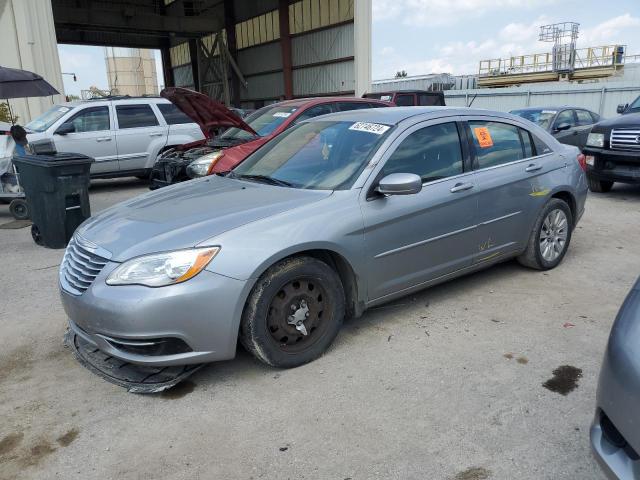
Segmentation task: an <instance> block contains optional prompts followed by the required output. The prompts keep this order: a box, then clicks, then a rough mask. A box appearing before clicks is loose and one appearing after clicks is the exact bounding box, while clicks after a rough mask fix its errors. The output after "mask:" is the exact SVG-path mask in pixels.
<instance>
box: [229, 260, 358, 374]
mask: <svg viewBox="0 0 640 480" xmlns="http://www.w3.org/2000/svg"><path fill="white" fill-rule="evenodd" d="M294 307H296V309H295V310H294ZM344 316H345V297H344V290H343V287H342V282H341V281H340V277H339V276H338V274H337V273H336V272H335V271H334V270H333V269H332V268H331V267H329V266H328V265H327V264H326V263H324V262H322V261H320V260H317V259H315V258H312V257H294V258H288V259H285V260H282V261H280V262H278V263H276V264H275V265H273V266H272V267H271V268H269V269H268V270H267V271H266V272H265V273H264V274H263V275H262V276H261V277H260V279H258V281H257V283H256V285H255V286H254V287H253V290H252V291H251V294H250V295H249V298H248V300H247V304H246V305H245V308H244V312H243V314H242V320H241V325H240V342H241V343H242V345H243V346H244V347H245V348H246V349H247V350H248V351H249V352H250V353H251V354H253V355H254V356H255V357H256V358H257V359H258V360H260V361H261V362H263V363H266V364H267V365H271V366H273V367H279V368H293V367H297V366H300V365H303V364H305V363H308V362H311V361H312V360H315V359H316V358H318V357H319V356H320V355H322V353H324V351H325V350H326V349H327V348H328V347H329V345H331V343H332V342H333V340H334V338H335V337H336V335H337V334H338V331H339V330H340V327H341V325H342V322H343V320H344ZM300 324H301V325H300Z"/></svg>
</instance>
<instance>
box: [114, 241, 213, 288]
mask: <svg viewBox="0 0 640 480" xmlns="http://www.w3.org/2000/svg"><path fill="white" fill-rule="evenodd" d="M219 251H220V247H205V248H190V249H187V250H176V251H175V252H166V253H156V254H153V255H145V256H143V257H138V258H132V259H131V260H128V261H126V262H124V263H123V264H122V265H120V266H119V267H118V268H116V269H115V270H114V271H113V272H111V274H110V275H109V277H108V278H107V284H108V285H145V286H147V287H164V286H165V285H173V284H175V283H181V282H185V281H187V280H189V279H190V278H193V277H195V276H196V275H197V274H198V273H200V272H201V271H202V270H203V269H204V267H206V266H207V265H208V264H209V262H210V261H211V260H212V259H213V257H215V256H216V255H217V254H218V252H219Z"/></svg>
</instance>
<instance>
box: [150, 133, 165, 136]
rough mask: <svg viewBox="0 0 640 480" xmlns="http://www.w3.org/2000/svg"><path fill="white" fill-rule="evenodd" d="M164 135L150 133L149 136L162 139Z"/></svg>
mask: <svg viewBox="0 0 640 480" xmlns="http://www.w3.org/2000/svg"><path fill="white" fill-rule="evenodd" d="M163 135H164V133H150V134H149V136H150V137H162V136H163Z"/></svg>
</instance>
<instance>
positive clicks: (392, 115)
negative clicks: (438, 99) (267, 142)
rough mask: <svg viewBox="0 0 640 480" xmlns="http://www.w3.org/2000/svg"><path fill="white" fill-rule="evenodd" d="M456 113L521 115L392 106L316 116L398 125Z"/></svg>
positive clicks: (500, 114) (459, 109) (503, 114)
mask: <svg viewBox="0 0 640 480" xmlns="http://www.w3.org/2000/svg"><path fill="white" fill-rule="evenodd" d="M455 115H490V116H497V117H501V118H506V119H518V120H522V119H521V118H519V117H516V116H514V115H511V114H509V113H503V112H494V111H492V110H483V109H479V108H465V107H392V108H366V109H362V110H349V111H347V112H338V113H330V114H328V115H322V116H321V117H315V118H314V119H312V120H311V121H313V120H315V119H316V118H318V119H322V120H339V121H346V122H373V123H382V124H385V125H396V124H398V123H400V122H402V121H403V120H406V119H408V118H411V117H416V116H421V117H423V119H425V120H427V119H430V118H438V117H451V116H455Z"/></svg>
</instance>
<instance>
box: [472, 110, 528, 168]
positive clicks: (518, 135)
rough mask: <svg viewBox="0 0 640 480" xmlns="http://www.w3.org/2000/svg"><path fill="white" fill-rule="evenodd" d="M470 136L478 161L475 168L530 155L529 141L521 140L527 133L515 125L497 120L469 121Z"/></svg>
mask: <svg viewBox="0 0 640 480" xmlns="http://www.w3.org/2000/svg"><path fill="white" fill-rule="evenodd" d="M469 126H470V127H471V136H472V138H473V145H474V147H475V151H476V158H477V161H478V164H477V168H487V167H494V166H496V165H502V164H505V163H510V162H515V161H516V160H522V159H523V158H526V157H527V156H531V155H530V153H531V143H530V142H531V141H530V140H527V141H528V142H529V145H528V150H529V155H528V154H527V147H526V145H525V142H524V141H523V137H524V136H525V135H526V138H527V139H528V136H529V134H528V133H527V132H526V131H525V130H523V129H521V128H518V127H516V126H515V125H510V124H508V123H499V122H486V121H478V120H476V121H471V122H469Z"/></svg>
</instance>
